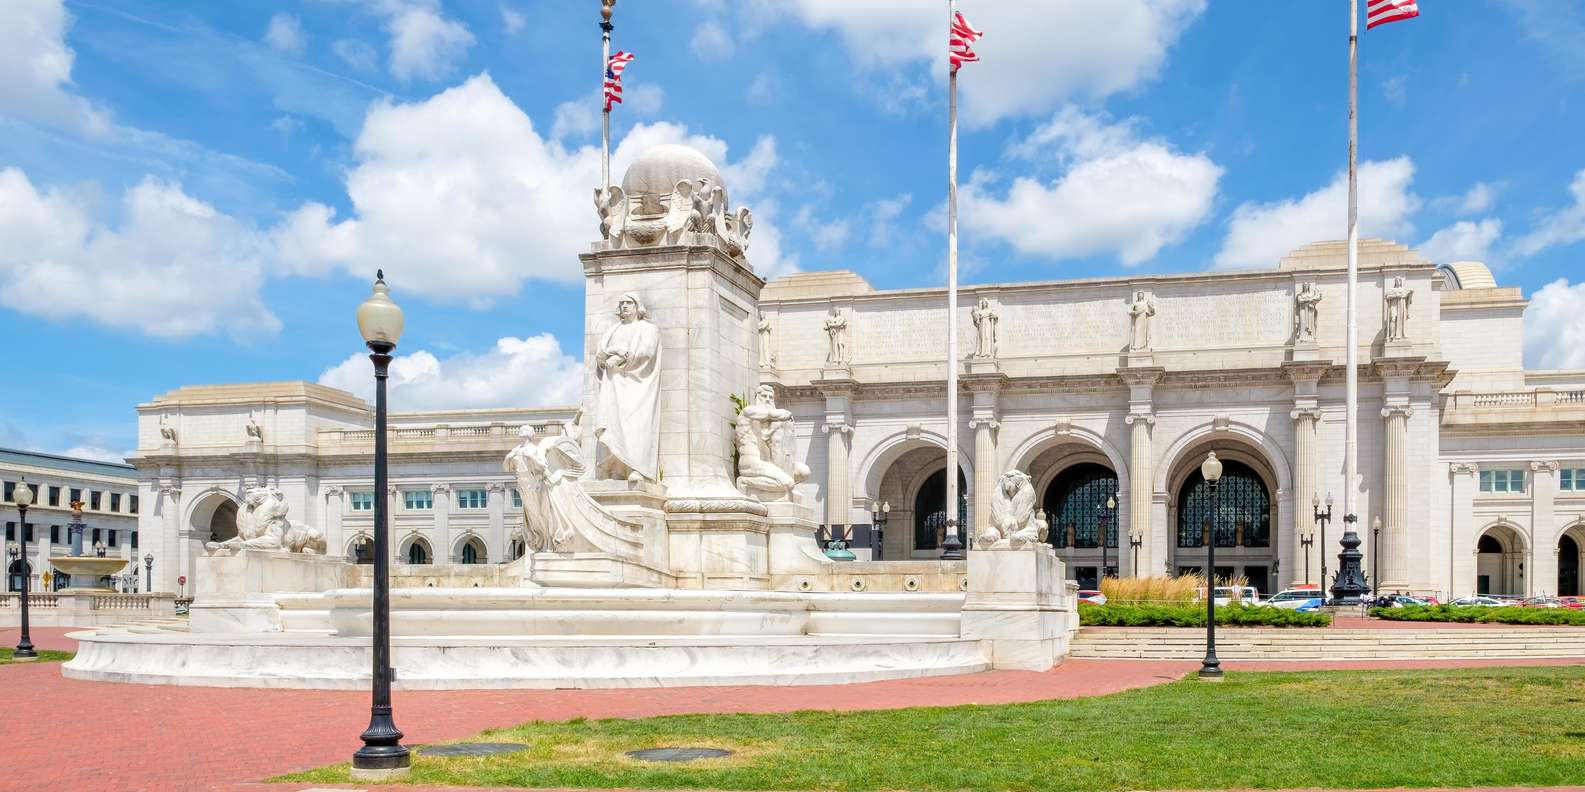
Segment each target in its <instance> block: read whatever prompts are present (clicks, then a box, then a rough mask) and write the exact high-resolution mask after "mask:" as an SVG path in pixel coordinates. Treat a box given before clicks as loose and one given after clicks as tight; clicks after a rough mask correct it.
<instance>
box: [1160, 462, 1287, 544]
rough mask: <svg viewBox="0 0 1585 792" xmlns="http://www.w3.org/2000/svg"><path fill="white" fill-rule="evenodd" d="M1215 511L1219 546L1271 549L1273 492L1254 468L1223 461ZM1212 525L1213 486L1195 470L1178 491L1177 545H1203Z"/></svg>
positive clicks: (1217, 486)
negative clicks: (1208, 527)
mask: <svg viewBox="0 0 1585 792" xmlns="http://www.w3.org/2000/svg"><path fill="white" fill-rule="evenodd" d="M1216 508H1217V515H1216V546H1217V547H1270V546H1271V493H1270V492H1269V491H1267V489H1266V482H1265V481H1264V480H1262V479H1261V477H1260V475H1259V474H1257V473H1256V472H1255V471H1254V469H1253V468H1251V467H1250V466H1248V465H1246V464H1244V463H1242V462H1238V461H1235V460H1231V459H1224V460H1222V478H1221V480H1220V481H1218V482H1217V485H1216ZM1210 523H1211V487H1210V485H1209V484H1207V483H1206V482H1205V479H1203V478H1201V477H1200V469H1199V468H1195V469H1194V471H1193V472H1192V473H1190V474H1189V478H1188V479H1187V480H1185V481H1184V482H1183V489H1181V490H1179V491H1178V546H1179V547H1202V546H1204V545H1205V528H1206V526H1208V525H1210Z"/></svg>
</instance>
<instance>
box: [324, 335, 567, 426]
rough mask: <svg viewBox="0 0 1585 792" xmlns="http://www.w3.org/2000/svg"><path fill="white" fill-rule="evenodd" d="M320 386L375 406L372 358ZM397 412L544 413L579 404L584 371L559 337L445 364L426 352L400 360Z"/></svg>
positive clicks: (514, 341) (353, 360)
mask: <svg viewBox="0 0 1585 792" xmlns="http://www.w3.org/2000/svg"><path fill="white" fill-rule="evenodd" d="M319 384H321V385H328V386H330V387H332V388H341V389H342V390H346V391H350V392H352V393H354V394H357V395H358V396H361V397H363V398H364V399H368V400H370V401H372V400H373V399H374V378H373V377H372V376H371V369H370V368H369V357H368V355H364V354H361V353H360V354H354V355H352V356H350V357H348V358H347V359H346V360H344V361H342V362H341V363H339V364H337V365H335V366H333V367H331V368H329V369H326V370H325V372H324V373H323V374H320V375H319ZM388 388H389V394H388V395H389V399H390V404H391V408H392V409H395V410H403V411H409V410H454V409H465V408H484V407H543V406H554V405H563V404H576V403H577V402H578V401H579V400H580V399H581V398H582V396H583V366H582V365H581V364H579V362H578V361H577V360H576V359H574V358H572V357H570V356H568V355H567V354H565V353H563V352H562V350H561V344H560V343H558V342H557V341H556V338H555V336H552V335H550V334H549V333H541V334H539V335H536V336H532V337H529V338H511V337H508V338H502V339H499V340H497V341H496V342H495V346H494V347H493V348H492V349H490V350H488V351H486V352H483V353H480V354H467V353H463V354H458V355H453V356H451V357H448V358H445V359H441V358H438V357H436V356H435V355H434V354H433V353H431V352H429V351H427V350H422V349H420V350H418V351H416V352H412V353H410V354H404V355H398V356H397V357H396V359H395V360H393V361H392V362H391V378H390V380H389V383H388Z"/></svg>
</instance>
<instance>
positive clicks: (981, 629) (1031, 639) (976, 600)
mask: <svg viewBox="0 0 1585 792" xmlns="http://www.w3.org/2000/svg"><path fill="white" fill-rule="evenodd" d="M968 562H969V594H968V597H967V598H966V599H965V600H964V603H963V621H962V624H963V627H962V629H963V637H964V638H973V639H978V640H981V641H985V642H988V643H989V651H988V652H987V654H988V656H989V657H990V660H991V666H992V667H993V668H1012V669H1020V670H1024V671H1044V670H1046V669H1048V668H1051V667H1052V666H1054V665H1056V664H1057V663H1060V662H1062V658H1063V657H1065V656H1066V655H1067V653H1068V642H1069V639H1070V638H1071V636H1072V635H1073V633H1075V632H1077V631H1078V622H1079V615H1078V611H1077V609H1076V600H1077V585H1076V584H1071V583H1069V582H1068V581H1067V580H1066V574H1065V571H1064V569H1063V564H1062V561H1061V559H1059V558H1057V552H1056V550H1054V549H1052V548H1051V547H1050V546H1048V545H1045V544H1039V545H1035V546H1034V547H1032V548H1028V549H1022V550H976V551H974V552H972V553H969V558H968ZM1070 587H1071V588H1070Z"/></svg>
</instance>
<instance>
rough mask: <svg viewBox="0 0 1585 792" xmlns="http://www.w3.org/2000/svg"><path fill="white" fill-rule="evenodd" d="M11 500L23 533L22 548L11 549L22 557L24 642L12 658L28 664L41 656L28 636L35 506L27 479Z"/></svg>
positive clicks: (19, 537)
mask: <svg viewBox="0 0 1585 792" xmlns="http://www.w3.org/2000/svg"><path fill="white" fill-rule="evenodd" d="M11 500H12V502H13V503H15V504H16V506H17V513H18V517H17V526H18V528H19V530H20V531H21V533H22V535H21V536H18V537H17V539H18V540H20V541H21V542H22V546H21V548H20V549H18V548H16V547H14V546H13V547H12V548H11V549H12V550H14V551H16V556H20V557H21V563H22V586H21V588H22V592H21V594H22V640H20V641H18V642H17V648H16V652H15V653H13V654H12V655H11V657H12V659H15V660H20V661H22V662H28V661H30V660H37V659H38V656H39V655H38V652H35V651H33V639H32V637H31V636H29V635H28V588H29V584H30V583H31V582H32V581H30V580H28V561H27V558H28V507H29V506H32V505H33V488H32V487H29V486H28V480H27V479H22V483H21V484H18V485H17V487H16V490H15V491H14V492H13V493H12V494H11ZM13 563H15V562H14V561H13ZM8 571H9V570H8Z"/></svg>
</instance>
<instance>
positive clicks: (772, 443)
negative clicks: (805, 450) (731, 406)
mask: <svg viewBox="0 0 1585 792" xmlns="http://www.w3.org/2000/svg"><path fill="white" fill-rule="evenodd" d="M735 437H736V441H737V452H738V477H737V488H738V489H740V490H742V491H743V492H744V493H745V494H748V495H753V496H755V497H757V498H759V499H760V500H762V501H781V500H788V499H789V498H790V496H791V494H792V489H793V487H794V486H796V485H797V484H798V483H799V482H801V481H803V480H805V479H807V478H809V466H808V465H805V464H803V463H801V462H798V461H797V460H796V459H795V458H794V457H795V453H794V452H795V448H794V444H795V441H794V438H793V428H792V413H791V412H789V411H787V410H783V409H781V408H780V407H777V406H776V391H775V389H773V388H772V387H771V386H769V385H761V386H759V388H757V389H756V390H755V391H754V402H753V403H752V404H750V405H748V406H746V407H744V408H743V411H742V412H741V413H738V416H737V424H736V431H735Z"/></svg>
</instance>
